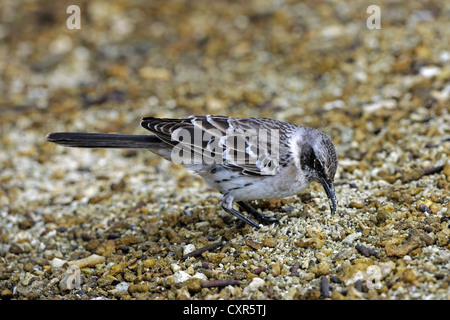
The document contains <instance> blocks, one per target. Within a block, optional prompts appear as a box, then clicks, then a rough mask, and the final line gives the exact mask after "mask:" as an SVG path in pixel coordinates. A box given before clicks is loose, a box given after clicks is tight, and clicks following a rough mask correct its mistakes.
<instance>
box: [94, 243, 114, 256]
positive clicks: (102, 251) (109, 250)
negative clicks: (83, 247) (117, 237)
mask: <svg viewBox="0 0 450 320" xmlns="http://www.w3.org/2000/svg"><path fill="white" fill-rule="evenodd" d="M114 252H116V246H115V245H114V241H113V240H108V241H106V242H105V243H103V244H101V245H100V246H99V247H98V248H97V249H96V250H95V253H96V254H98V255H101V256H104V257H110V256H111V255H112V254H113V253H114Z"/></svg>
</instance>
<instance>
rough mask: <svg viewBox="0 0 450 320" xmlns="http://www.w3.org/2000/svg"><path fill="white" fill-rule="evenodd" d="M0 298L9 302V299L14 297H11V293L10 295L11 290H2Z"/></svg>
mask: <svg viewBox="0 0 450 320" xmlns="http://www.w3.org/2000/svg"><path fill="white" fill-rule="evenodd" d="M0 296H1V297H2V299H4V300H9V299H11V298H12V297H13V296H14V295H13V293H12V291H11V290H9V289H4V290H2V293H1V295H0Z"/></svg>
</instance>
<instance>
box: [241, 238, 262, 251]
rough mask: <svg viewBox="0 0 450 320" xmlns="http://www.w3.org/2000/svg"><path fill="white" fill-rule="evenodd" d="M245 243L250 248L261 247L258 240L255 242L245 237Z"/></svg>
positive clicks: (257, 248)
mask: <svg viewBox="0 0 450 320" xmlns="http://www.w3.org/2000/svg"><path fill="white" fill-rule="evenodd" d="M245 244H246V245H248V246H249V247H250V248H252V249H255V250H260V249H261V248H262V244H261V243H259V242H256V241H254V240H251V239H245Z"/></svg>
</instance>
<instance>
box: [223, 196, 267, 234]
mask: <svg viewBox="0 0 450 320" xmlns="http://www.w3.org/2000/svg"><path fill="white" fill-rule="evenodd" d="M220 205H221V206H222V208H223V210H225V211H226V212H228V213H229V214H232V215H233V216H235V217H236V218H238V219H239V220H241V221H243V222H245V223H247V224H248V225H250V226H252V227H253V228H255V229H259V225H258V224H256V223H255V222H253V221H252V220H250V219H249V218H247V217H246V216H244V215H243V214H242V213H240V212H239V211H237V210H236V209H234V208H233V197H232V196H231V195H230V194H225V195H224V196H223V197H222V199H221V200H220ZM253 210H254V209H253Z"/></svg>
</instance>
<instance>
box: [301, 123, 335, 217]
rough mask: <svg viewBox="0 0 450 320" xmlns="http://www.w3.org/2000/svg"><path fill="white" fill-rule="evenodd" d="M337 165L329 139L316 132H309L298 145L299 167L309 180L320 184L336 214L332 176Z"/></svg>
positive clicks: (332, 210)
mask: <svg viewBox="0 0 450 320" xmlns="http://www.w3.org/2000/svg"><path fill="white" fill-rule="evenodd" d="M337 164H338V160H337V155H336V149H335V148H334V145H333V143H332V142H331V139H330V138H329V137H328V136H327V135H325V134H323V133H322V132H320V131H318V130H314V129H313V130H310V131H309V132H308V135H307V136H306V138H305V139H303V140H302V142H301V145H300V166H301V168H302V170H303V171H304V172H305V173H306V175H307V177H308V179H309V180H311V181H317V182H320V183H321V184H322V186H323V188H324V189H325V192H326V194H327V197H328V200H329V203H330V209H331V212H332V213H335V212H336V194H335V191H334V175H335V174H336V169H337Z"/></svg>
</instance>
